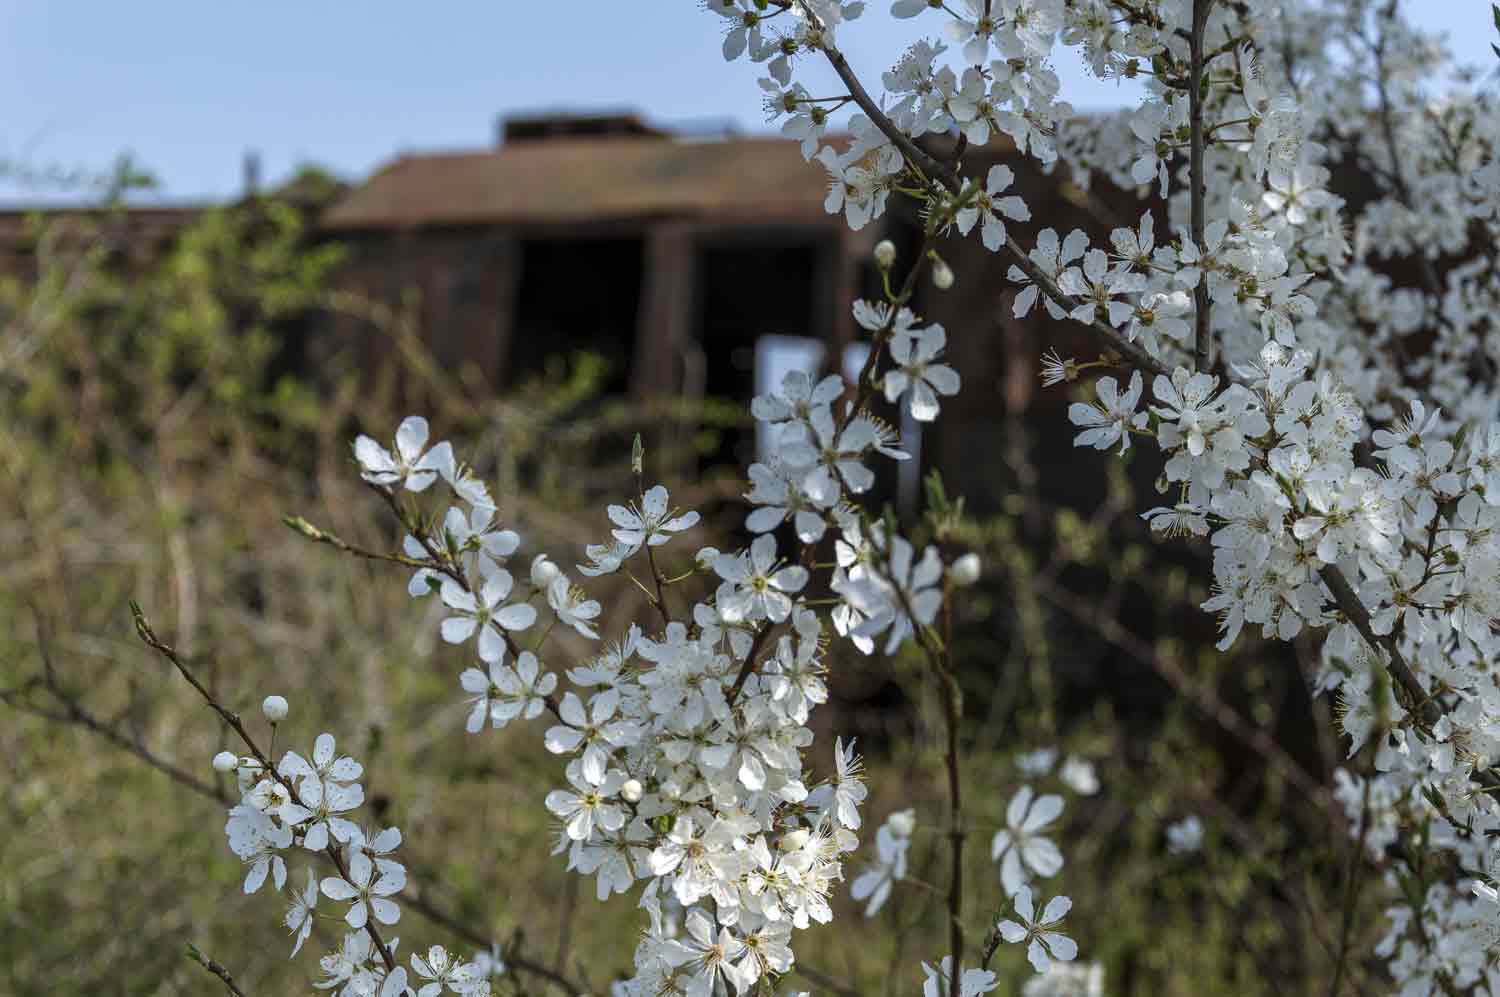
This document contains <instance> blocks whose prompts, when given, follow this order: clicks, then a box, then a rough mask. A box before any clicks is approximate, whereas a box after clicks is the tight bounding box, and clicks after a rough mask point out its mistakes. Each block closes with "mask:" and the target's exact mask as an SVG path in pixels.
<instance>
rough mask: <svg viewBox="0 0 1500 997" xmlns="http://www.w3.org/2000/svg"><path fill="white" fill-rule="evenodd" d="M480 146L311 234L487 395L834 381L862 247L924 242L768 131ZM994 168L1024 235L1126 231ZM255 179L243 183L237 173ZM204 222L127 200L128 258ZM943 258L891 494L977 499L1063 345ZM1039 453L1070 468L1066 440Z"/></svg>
mask: <svg viewBox="0 0 1500 997" xmlns="http://www.w3.org/2000/svg"><path fill="white" fill-rule="evenodd" d="M495 139H496V140H495V144H494V145H493V146H492V147H491V148H482V149H477V150H471V151H458V152H434V153H412V154H404V155H401V156H399V157H398V158H396V159H395V160H394V161H393V162H391V163H389V164H388V165H386V166H384V167H382V168H380V169H378V170H377V171H376V172H375V173H374V174H373V175H372V176H371V177H369V178H368V179H367V180H365V181H364V182H362V183H356V184H354V185H352V186H349V187H347V188H343V189H341V190H338V191H336V192H334V193H333V194H332V196H329V197H327V199H326V206H325V207H323V208H321V210H320V211H319V212H318V213H317V214H316V216H315V218H316V220H315V224H314V229H315V233H316V235H315V237H316V238H318V239H325V240H335V241H337V242H338V243H340V244H341V245H342V246H343V247H344V248H345V250H346V253H347V257H346V260H347V262H346V263H345V264H344V266H343V267H342V268H341V270H340V272H339V274H338V276H337V278H336V282H337V285H338V286H339V288H340V289H344V290H349V291H355V292H358V293H359V294H361V295H363V296H366V297H369V298H372V299H377V300H386V301H393V300H394V299H396V298H399V297H401V296H403V295H411V294H415V295H416V297H415V299H414V300H415V301H417V302H418V305H417V308H418V319H419V321H418V326H419V328H420V329H421V330H422V335H423V337H424V338H425V340H426V345H427V346H428V348H429V349H430V350H431V351H432V353H433V355H434V356H435V357H436V358H437V359H438V360H439V361H440V362H441V363H443V364H444V365H445V366H448V367H450V368H452V369H454V370H458V369H461V368H464V367H466V366H467V367H472V368H473V370H475V371H477V373H478V375H479V376H480V377H481V378H482V381H483V383H489V384H492V385H493V386H494V387H495V388H496V390H503V389H505V388H506V387H508V386H510V385H513V384H515V383H517V381H518V380H520V379H522V378H525V377H526V376H528V375H531V374H534V373H536V372H538V371H540V370H542V369H543V367H544V365H545V364H547V363H548V362H549V360H553V359H554V358H557V357H559V356H561V357H566V356H568V355H570V354H573V353H575V352H576V351H588V352H591V353H594V354H597V355H602V356H603V357H604V358H605V360H606V362H607V364H608V370H609V372H610V373H609V376H608V384H607V390H609V391H610V392H612V393H618V394H630V395H632V396H636V397H642V398H645V397H652V396H674V397H687V398H695V397H714V398H724V399H732V400H744V399H748V398H749V397H750V396H751V395H753V394H754V393H756V392H758V391H765V390H769V389H770V388H772V387H774V386H775V385H776V384H778V383H779V381H780V378H781V376H782V374H783V373H784V371H785V370H787V369H790V368H791V367H824V368H827V369H832V368H833V366H834V359H835V358H839V359H840V360H841V361H842V363H841V364H840V365H841V366H843V367H844V368H846V369H850V368H852V369H854V370H857V369H858V366H859V363H860V361H861V360H862V357H863V355H864V354H863V353H862V352H861V351H862V350H863V346H862V345H861V344H860V342H859V337H858V336H857V335H856V332H857V330H856V328H855V324H854V322H853V319H852V316H851V313H850V307H849V305H850V301H851V300H852V299H853V298H854V297H856V296H858V295H874V294H878V289H879V276H878V273H877V271H876V270H875V267H874V265H873V261H872V250H873V247H874V245H875V243H876V242H877V241H879V240H880V239H882V238H890V239H892V240H893V241H894V242H895V244H896V245H897V247H898V248H899V249H900V251H901V252H902V254H903V255H904V257H905V258H906V259H909V258H910V254H911V253H913V252H915V247H916V245H917V242H918V236H919V229H918V225H917V222H916V219H915V218H914V216H912V215H911V214H909V213H907V214H903V213H902V206H899V205H895V202H893V205H894V207H893V210H892V211H891V212H890V213H889V214H888V215H887V216H885V217H883V218H881V219H879V220H877V221H876V222H874V223H872V224H871V225H869V226H867V227H866V228H864V229H863V230H861V231H858V232H853V231H850V230H849V228H848V226H847V225H846V224H845V222H844V219H843V217H842V216H840V215H830V214H828V213H826V212H825V211H824V208H823V201H824V197H825V194H826V191H827V175H826V173H825V171H824V170H823V168H822V167H821V166H820V165H819V164H818V163H816V162H808V161H806V160H805V159H804V158H803V157H802V155H801V153H800V151H799V149H798V146H797V143H796V142H794V141H790V140H786V139H782V138H779V137H771V136H758V135H736V134H728V135H718V136H712V137H701V136H690V135H682V134H674V133H671V132H669V131H667V130H664V129H661V128H657V127H653V126H652V125H650V124H648V123H646V122H645V121H643V120H642V119H641V118H639V117H637V116H635V115H631V114H585V115H577V114H556V115H546V116H533V117H512V118H508V119H504V120H502V121H501V122H500V123H499V125H498V127H497V135H496V137H495ZM933 151H935V152H938V153H939V154H942V153H944V152H947V153H948V154H950V155H951V154H952V152H953V151H954V150H953V149H952V148H951V147H950V148H948V149H946V150H944V149H941V148H935V149H934V150H933ZM996 161H1006V162H1009V163H1010V164H1011V166H1012V167H1013V168H1014V170H1015V172H1016V175H1017V180H1016V184H1015V189H1016V191H1017V192H1018V193H1020V194H1022V195H1023V196H1024V197H1025V198H1026V200H1027V202H1028V203H1029V204H1030V205H1031V206H1032V209H1033V216H1034V221H1033V222H1032V223H1028V224H1016V223H1012V226H1011V228H1012V231H1013V232H1014V234H1015V235H1016V237H1017V238H1018V239H1019V240H1020V241H1021V242H1022V243H1023V244H1025V243H1028V242H1029V241H1031V240H1032V239H1033V238H1034V234H1035V229H1037V228H1040V227H1042V226H1043V225H1048V226H1052V227H1055V228H1058V229H1059V230H1062V231H1067V230H1068V229H1071V228H1074V227H1082V228H1085V229H1092V230H1094V231H1096V232H1099V231H1100V230H1101V229H1102V230H1103V231H1107V230H1108V228H1109V227H1112V226H1113V225H1115V224H1122V223H1123V222H1122V221H1121V220H1120V219H1114V218H1108V217H1105V216H1104V215H1103V214H1102V212H1101V211H1100V209H1098V207H1097V202H1095V201H1093V200H1091V199H1090V197H1089V195H1087V194H1086V193H1084V192H1083V191H1080V190H1078V189H1077V188H1075V187H1073V186H1072V185H1071V184H1069V183H1068V182H1067V181H1066V180H1065V179H1064V178H1061V177H1059V176H1055V175H1046V174H1043V173H1042V172H1040V171H1039V170H1038V169H1037V168H1036V166H1035V164H1034V163H1033V162H1032V161H1031V160H1028V159H1026V158H1025V157H1023V156H1020V155H1017V154H1016V153H1015V152H1014V150H1013V149H1010V148H1009V147H1008V146H1006V145H1004V144H1003V139H1001V140H999V141H997V142H996V143H993V144H992V145H991V146H989V147H987V148H985V149H983V150H979V151H977V152H972V151H971V152H970V153H969V154H968V155H967V156H966V157H965V160H964V162H963V168H964V170H965V172H967V173H970V174H973V175H982V174H983V172H984V171H985V170H987V169H988V167H989V166H990V165H991V163H992V162H996ZM255 172H256V171H252V170H249V169H247V183H251V184H253V181H251V180H250V177H252V176H253V175H254V173H255ZM324 193H325V194H327V192H324ZM200 210H201V208H195V207H185V208H155V207H153V208H141V209H132V210H130V211H129V212H127V214H128V216H129V218H128V220H127V221H128V224H129V226H130V229H131V232H132V234H133V235H134V236H137V237H138V238H137V239H136V245H135V247H134V251H137V252H147V253H149V252H151V251H152V248H151V247H157V246H160V245H162V244H163V243H164V242H165V241H166V240H169V239H170V238H171V237H172V235H173V234H175V232H176V231H177V230H179V229H180V228H181V226H183V225H185V224H187V223H188V222H189V221H190V220H191V219H192V218H193V217H194V216H195V215H196V214H197V212H198V211H200ZM24 214H25V213H24V212H21V211H8V212H0V264H3V265H4V266H5V267H6V268H7V269H10V268H14V267H15V266H17V265H19V259H20V257H19V256H18V253H19V249H18V247H19V246H20V244H21V241H22V236H21V231H22V228H23V226H22V224H21V220H22V218H23V216H24ZM939 248H940V251H941V252H942V253H943V255H944V257H945V259H947V261H948V262H949V263H950V264H951V265H952V267H953V269H954V270H955V272H956V273H957V274H958V275H959V280H958V283H957V284H956V285H955V286H954V287H953V288H952V289H951V290H948V291H938V290H936V289H935V288H934V287H933V286H932V285H931V284H930V283H927V282H923V284H922V285H921V286H920V287H919V290H918V292H917V296H916V298H915V300H914V302H913V306H914V308H915V309H916V311H917V312H918V313H919V314H921V315H922V316H924V318H925V319H926V320H928V321H935V322H941V323H943V324H944V326H945V327H946V328H947V331H948V343H949V345H948V352H949V355H950V356H951V357H952V358H953V360H954V362H955V364H956V366H958V367H959V368H960V369H961V370H963V372H964V390H963V391H962V392H961V394H960V395H959V396H957V397H956V398H953V399H950V400H947V401H945V403H944V417H943V419H942V420H940V422H939V423H938V424H937V425H936V426H929V427H920V428H921V429H923V430H925V432H926V436H925V438H924V437H923V436H922V435H921V434H919V433H918V432H917V431H918V429H919V427H917V426H915V425H914V424H911V423H910V422H908V423H907V424H906V425H905V426H904V427H903V435H904V437H905V438H906V441H907V445H908V449H910V450H912V451H914V452H917V453H918V455H919V457H920V459H919V460H916V461H913V462H911V463H910V466H909V469H908V471H907V473H906V474H905V475H904V476H903V480H902V482H901V487H900V491H901V492H903V493H904V497H905V498H907V499H910V498H912V497H914V495H915V488H916V486H917V478H918V476H919V473H920V469H921V468H922V467H923V466H924V465H932V464H936V465H938V466H941V467H943V468H944V471H945V473H947V474H949V475H950V476H951V477H953V478H955V479H956V480H955V482H954V483H955V485H956V486H957V487H959V488H965V489H967V490H968V491H969V492H970V493H971V494H977V495H980V496H983V495H986V494H995V493H996V492H997V491H998V489H997V487H996V485H997V484H998V483H997V482H995V481H993V480H990V476H991V473H992V471H993V467H994V464H995V462H994V461H991V460H982V461H976V460H974V459H973V455H972V449H973V447H974V446H975V441H994V440H996V439H997V438H998V431H999V430H1000V428H1001V425H1002V424H1003V423H1004V422H1005V421H1006V420H1008V419H1013V418H1015V417H1017V416H1020V415H1022V414H1023V413H1024V414H1027V415H1031V414H1032V412H1031V410H1032V409H1033V407H1034V406H1035V405H1037V404H1038V403H1040V404H1042V405H1045V406H1046V407H1047V409H1048V410H1049V417H1047V418H1042V419H1028V422H1029V424H1030V425H1031V427H1032V428H1033V430H1035V431H1037V432H1046V431H1049V430H1051V431H1060V432H1062V433H1064V434H1065V433H1066V430H1067V425H1066V420H1065V419H1064V418H1063V417H1062V415H1061V409H1062V408H1063V407H1064V404H1065V398H1064V397H1063V395H1062V393H1061V392H1051V393H1047V394H1045V395H1043V394H1041V393H1040V391H1039V389H1038V385H1037V377H1036V370H1037V357H1038V354H1039V353H1040V351H1041V349H1042V348H1043V346H1044V345H1046V344H1050V343H1056V342H1060V343H1062V344H1063V348H1064V349H1066V348H1067V343H1068V342H1070V341H1076V339H1077V336H1078V333H1077V332H1076V331H1074V330H1071V329H1069V328H1067V327H1066V326H1062V325H1059V324H1056V323H1052V322H1050V321H1049V320H1047V319H1046V317H1045V316H1044V315H1043V314H1042V313H1041V310H1040V309H1038V310H1037V311H1036V312H1034V313H1033V315H1032V316H1031V317H1030V318H1028V320H1027V321H1026V322H1025V323H1020V322H1016V321H1014V320H1013V319H1011V318H1010V308H1009V301H1010V295H1011V294H1012V293H1013V289H1011V288H1010V286H1009V284H1008V282H1007V281H1006V280H1005V272H1006V270H1007V268H1008V264H1007V263H1006V261H1005V260H1004V259H1003V258H1001V257H999V256H997V255H995V254H991V253H989V252H988V251H986V250H985V249H984V248H983V246H982V245H981V244H980V242H979V240H978V239H977V238H967V239H965V238H962V237H959V236H957V234H956V233H955V234H953V235H952V237H950V238H948V239H945V240H943V241H942V242H941V244H940V247H939ZM304 334H305V335H306V336H307V338H308V339H309V340H310V343H309V344H308V346H309V347H310V350H311V352H310V353H308V354H307V355H310V356H315V355H316V353H317V349H318V347H317V341H318V340H320V339H323V340H325V341H327V342H329V343H337V342H344V343H347V342H348V337H356V338H358V337H361V336H365V337H368V336H369V335H370V330H369V329H368V328H361V326H360V323H359V322H358V321H357V320H354V319H351V318H348V317H336V316H327V317H325V318H323V319H320V320H318V321H317V322H316V323H315V324H314V325H312V326H309V327H308V328H306V329H305V332H304ZM1084 348H1086V347H1080V349H1084ZM299 352H301V351H300V350H299ZM882 404H883V403H882ZM885 414H886V415H887V416H888V417H889V418H890V420H891V421H892V422H893V423H898V422H899V420H900V417H899V414H898V413H897V412H896V411H895V410H894V409H892V410H889V411H887V412H886V413H885ZM1053 435H1056V432H1054V433H1053ZM981 445H984V446H992V445H993V443H991V442H985V443H982V444H981ZM749 446H753V439H750V440H747V439H743V438H742V439H740V440H739V441H738V442H737V443H736V447H735V449H736V450H737V451H738V452H736V453H734V454H728V453H726V454H725V455H724V456H726V457H730V456H732V457H734V458H736V459H738V460H744V459H745V458H747V457H749V456H750V454H748V453H746V452H744V451H745V449H746V448H747V447H749ZM1037 452H1038V456H1039V457H1040V459H1042V460H1055V461H1060V462H1066V461H1067V459H1068V457H1069V453H1068V450H1067V449H1065V448H1063V447H1052V446H1044V447H1041V448H1038V451H1037ZM1038 470H1039V471H1041V472H1042V473H1041V475H1040V477H1041V479H1042V480H1044V481H1045V480H1048V479H1049V475H1048V474H1047V473H1046V472H1047V470H1048V469H1047V468H1045V467H1041V468H1038ZM1065 477H1070V476H1065Z"/></svg>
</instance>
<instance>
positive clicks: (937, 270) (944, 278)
mask: <svg viewBox="0 0 1500 997" xmlns="http://www.w3.org/2000/svg"><path fill="white" fill-rule="evenodd" d="M932 283H933V285H934V286H936V287H937V289H938V290H939V291H946V290H948V288H950V287H952V286H953V268H952V267H950V266H949V265H948V264H947V263H944V262H943V261H942V260H933V261H932Z"/></svg>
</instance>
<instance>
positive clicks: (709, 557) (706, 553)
mask: <svg viewBox="0 0 1500 997" xmlns="http://www.w3.org/2000/svg"><path fill="white" fill-rule="evenodd" d="M693 559H694V560H695V561H697V562H698V567H700V568H702V569H703V570H705V571H707V570H708V569H709V568H712V567H713V566H714V562H715V561H717V560H718V559H719V548H717V547H704V548H703V549H702V550H700V551H698V553H697V554H696V555H694V558H693Z"/></svg>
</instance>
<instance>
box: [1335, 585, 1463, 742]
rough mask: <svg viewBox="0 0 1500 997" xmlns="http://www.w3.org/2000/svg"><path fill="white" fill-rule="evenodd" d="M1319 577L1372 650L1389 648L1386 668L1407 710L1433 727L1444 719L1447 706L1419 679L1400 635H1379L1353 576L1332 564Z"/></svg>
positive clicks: (1386, 651) (1387, 649) (1386, 650)
mask: <svg viewBox="0 0 1500 997" xmlns="http://www.w3.org/2000/svg"><path fill="white" fill-rule="evenodd" d="M1318 576H1319V577H1320V578H1322V579H1323V584H1324V585H1326V586H1328V591H1329V592H1330V593H1332V594H1333V601H1334V605H1336V606H1338V608H1339V611H1340V612H1342V613H1343V614H1344V616H1345V617H1346V618H1347V619H1348V620H1349V622H1350V623H1352V624H1354V629H1355V630H1358V631H1359V635H1360V636H1361V637H1363V638H1364V639H1365V643H1366V644H1369V645H1370V648H1371V650H1374V651H1376V652H1377V653H1378V652H1379V651H1382V650H1383V651H1385V653H1386V663H1385V667H1386V670H1387V671H1388V672H1390V674H1391V678H1393V679H1395V680H1396V684H1397V685H1399V686H1400V687H1401V690H1402V692H1403V694H1404V696H1403V698H1404V699H1405V700H1406V707H1407V709H1409V710H1411V711H1412V712H1414V713H1416V714H1417V716H1418V717H1420V718H1421V720H1422V722H1423V723H1425V724H1426V725H1427V726H1429V727H1431V726H1432V725H1433V724H1435V723H1437V722H1438V721H1439V720H1440V719H1442V716H1443V713H1444V710H1443V708H1442V707H1441V706H1439V705H1438V704H1437V702H1436V701H1435V700H1434V699H1433V698H1432V696H1431V695H1430V694H1429V693H1428V692H1427V690H1426V689H1424V688H1422V683H1421V682H1419V681H1418V680H1417V676H1416V673H1414V672H1413V671H1412V670H1411V666H1410V665H1408V664H1407V663H1406V658H1405V656H1404V655H1402V653H1401V645H1400V644H1399V643H1398V642H1397V641H1396V638H1395V637H1394V636H1392V635H1390V634H1387V635H1386V636H1384V637H1380V636H1377V635H1376V633H1375V631H1374V629H1373V628H1372V627H1371V626H1370V611H1369V610H1368V609H1366V608H1365V604H1364V603H1363V602H1360V600H1359V595H1358V594H1357V593H1356V592H1355V591H1354V587H1353V586H1351V585H1350V584H1349V579H1347V578H1345V577H1344V573H1343V572H1342V571H1340V570H1339V569H1338V567H1337V566H1336V565H1332V564H1330V565H1327V566H1325V567H1324V568H1323V569H1322V570H1321V571H1319V572H1318Z"/></svg>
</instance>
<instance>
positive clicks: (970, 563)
mask: <svg viewBox="0 0 1500 997" xmlns="http://www.w3.org/2000/svg"><path fill="white" fill-rule="evenodd" d="M983 567H984V565H983V564H982V563H981V562H980V560H979V555H978V554H975V553H973V552H970V553H968V554H965V555H964V556H963V557H961V558H959V559H958V560H957V561H954V562H953V565H952V567H950V568H949V569H948V577H949V578H951V579H953V584H954V585H957V586H959V587H960V588H962V587H964V586H967V585H973V584H974V583H975V582H977V581H979V573H980V571H981V570H982V569H983Z"/></svg>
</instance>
